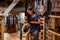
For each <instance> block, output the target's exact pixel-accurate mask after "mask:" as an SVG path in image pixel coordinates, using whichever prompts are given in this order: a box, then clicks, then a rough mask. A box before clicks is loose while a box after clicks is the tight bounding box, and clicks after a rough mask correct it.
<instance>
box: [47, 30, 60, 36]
mask: <svg viewBox="0 0 60 40" xmlns="http://www.w3.org/2000/svg"><path fill="white" fill-rule="evenodd" d="M48 32H50V33H52V34H54V35H57V36H60V34H59V33H56V32H53V31H52V30H48Z"/></svg>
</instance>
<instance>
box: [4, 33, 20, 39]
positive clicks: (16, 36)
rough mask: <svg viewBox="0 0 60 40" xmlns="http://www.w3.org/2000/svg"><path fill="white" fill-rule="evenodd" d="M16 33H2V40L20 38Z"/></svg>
mask: <svg viewBox="0 0 60 40" xmlns="http://www.w3.org/2000/svg"><path fill="white" fill-rule="evenodd" d="M19 38H20V37H19V34H18V33H4V40H20V39H19Z"/></svg>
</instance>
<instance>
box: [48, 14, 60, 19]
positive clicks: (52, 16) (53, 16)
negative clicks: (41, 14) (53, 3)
mask: <svg viewBox="0 0 60 40" xmlns="http://www.w3.org/2000/svg"><path fill="white" fill-rule="evenodd" d="M49 17H51V18H60V16H55V15H49Z"/></svg>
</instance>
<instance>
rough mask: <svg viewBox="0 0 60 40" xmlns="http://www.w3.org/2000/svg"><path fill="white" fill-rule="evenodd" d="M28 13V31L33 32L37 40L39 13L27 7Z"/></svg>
mask: <svg viewBox="0 0 60 40" xmlns="http://www.w3.org/2000/svg"><path fill="white" fill-rule="evenodd" d="M27 13H28V15H30V16H29V17H30V20H29V23H30V25H31V27H30V33H31V34H32V33H33V34H34V40H37V34H38V32H39V30H40V19H39V15H38V14H37V13H35V12H34V11H33V8H29V9H28V10H27Z"/></svg>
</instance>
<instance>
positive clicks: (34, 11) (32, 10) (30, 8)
mask: <svg viewBox="0 0 60 40" xmlns="http://www.w3.org/2000/svg"><path fill="white" fill-rule="evenodd" d="M27 10H31V11H32V12H33V13H34V14H35V11H34V9H33V8H28V9H27Z"/></svg>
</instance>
